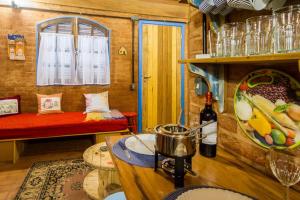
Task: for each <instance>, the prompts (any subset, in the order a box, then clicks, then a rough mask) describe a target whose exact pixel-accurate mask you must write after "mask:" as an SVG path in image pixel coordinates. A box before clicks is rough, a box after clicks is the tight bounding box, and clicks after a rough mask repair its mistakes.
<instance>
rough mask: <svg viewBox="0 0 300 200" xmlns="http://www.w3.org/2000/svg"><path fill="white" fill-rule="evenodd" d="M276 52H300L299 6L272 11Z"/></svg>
mask: <svg viewBox="0 0 300 200" xmlns="http://www.w3.org/2000/svg"><path fill="white" fill-rule="evenodd" d="M274 17H275V20H276V25H275V44H276V47H275V48H276V52H278V53H285V52H295V51H300V5H293V6H288V7H284V8H280V9H278V10H276V11H274Z"/></svg>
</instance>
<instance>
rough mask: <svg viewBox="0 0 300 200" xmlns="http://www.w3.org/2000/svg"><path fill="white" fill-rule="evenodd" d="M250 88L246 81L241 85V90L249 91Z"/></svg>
mask: <svg viewBox="0 0 300 200" xmlns="http://www.w3.org/2000/svg"><path fill="white" fill-rule="evenodd" d="M248 88H249V87H248V84H247V82H246V81H244V82H243V83H242V84H241V85H240V90H242V91H243V90H247V89H248Z"/></svg>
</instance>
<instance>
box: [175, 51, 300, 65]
mask: <svg viewBox="0 0 300 200" xmlns="http://www.w3.org/2000/svg"><path fill="white" fill-rule="evenodd" d="M299 60H300V53H299V52H297V53H288V54H272V55H254V56H240V57H220V58H199V59H196V58H193V59H186V60H179V62H181V63H184V64H189V63H194V64H197V63H198V64H201V63H202V64H247V63H258V64H259V63H267V64H271V63H293V62H295V63H298V61H299Z"/></svg>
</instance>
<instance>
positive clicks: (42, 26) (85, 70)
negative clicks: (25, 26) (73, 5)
mask: <svg viewBox="0 0 300 200" xmlns="http://www.w3.org/2000/svg"><path fill="white" fill-rule="evenodd" d="M109 41H110V30H109V29H107V28H106V27H105V26H103V25H101V24H99V23H97V22H96V21H93V20H89V19H85V18H82V17H73V16H64V17H59V18H54V19H49V20H46V21H43V22H40V23H38V24H37V47H36V48H37V85H40V86H43V85H86V84H100V85H107V84H110V42H109Z"/></svg>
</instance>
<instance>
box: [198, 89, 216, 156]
mask: <svg viewBox="0 0 300 200" xmlns="http://www.w3.org/2000/svg"><path fill="white" fill-rule="evenodd" d="M211 120H213V121H214V122H213V123H211V124H209V125H207V126H205V127H203V128H202V129H200V133H201V136H205V135H207V137H206V138H204V139H202V140H201V141H200V144H199V150H200V154H201V155H203V156H205V157H215V156H216V153H217V132H218V128H217V127H218V126H217V123H218V122H217V121H218V120H217V114H216V112H215V111H214V110H213V107H212V93H211V92H207V93H206V103H205V107H204V109H203V110H202V111H201V113H200V124H204V123H206V122H208V121H211Z"/></svg>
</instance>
